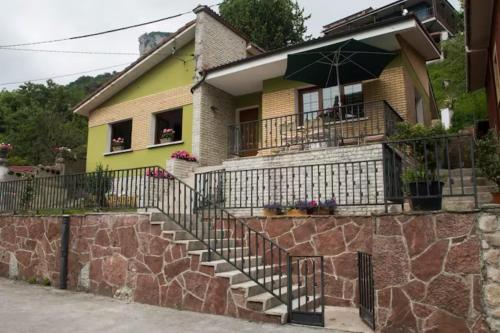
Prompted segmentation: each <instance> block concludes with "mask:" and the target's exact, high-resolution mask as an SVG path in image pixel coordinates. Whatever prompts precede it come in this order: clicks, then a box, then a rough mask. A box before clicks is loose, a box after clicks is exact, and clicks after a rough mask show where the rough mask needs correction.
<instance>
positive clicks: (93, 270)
mask: <svg viewBox="0 0 500 333" xmlns="http://www.w3.org/2000/svg"><path fill="white" fill-rule="evenodd" d="M89 278H90V280H92V281H95V282H96V283H99V282H100V281H102V259H95V260H92V261H91V262H90V268H89Z"/></svg>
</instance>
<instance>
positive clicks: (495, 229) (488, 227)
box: [477, 206, 500, 332]
mask: <svg viewBox="0 0 500 333" xmlns="http://www.w3.org/2000/svg"><path fill="white" fill-rule="evenodd" d="M477 227H478V232H479V235H480V238H481V245H482V246H481V248H482V251H481V273H482V275H483V281H485V282H484V283H483V300H484V305H485V310H486V314H487V321H488V324H489V325H490V327H491V329H492V331H494V332H500V207H498V206H497V207H496V208H495V207H491V208H486V209H484V210H483V213H482V214H481V215H480V216H479V219H478V224H477Z"/></svg>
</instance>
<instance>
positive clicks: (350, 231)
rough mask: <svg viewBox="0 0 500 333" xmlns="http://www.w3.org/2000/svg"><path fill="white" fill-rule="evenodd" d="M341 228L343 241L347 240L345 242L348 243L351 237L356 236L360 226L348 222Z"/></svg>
mask: <svg viewBox="0 0 500 333" xmlns="http://www.w3.org/2000/svg"><path fill="white" fill-rule="evenodd" d="M343 229H344V237H345V241H346V242H347V244H349V243H351V241H352V240H353V239H355V238H356V235H357V234H358V233H359V230H360V229H361V228H360V227H359V226H357V225H356V224H354V223H348V224H345V225H344V226H343Z"/></svg>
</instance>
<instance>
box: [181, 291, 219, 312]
mask: <svg viewBox="0 0 500 333" xmlns="http://www.w3.org/2000/svg"><path fill="white" fill-rule="evenodd" d="M202 307H203V301H201V300H200V299H198V298H196V297H194V296H193V295H191V294H189V293H187V294H186V296H184V303H183V305H182V308H183V310H187V311H195V312H201V309H202ZM222 314H223V313H222Z"/></svg>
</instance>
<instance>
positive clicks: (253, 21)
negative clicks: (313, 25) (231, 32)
mask: <svg viewBox="0 0 500 333" xmlns="http://www.w3.org/2000/svg"><path fill="white" fill-rule="evenodd" d="M219 10H220V14H221V16H222V17H223V18H224V19H225V20H227V21H228V22H229V23H230V24H232V25H234V26H235V27H236V28H238V29H239V30H240V31H241V32H243V33H244V34H245V35H247V36H248V37H249V38H250V40H251V41H252V42H254V43H256V44H257V45H259V46H261V47H263V48H264V49H266V50H273V49H277V48H280V47H285V46H288V45H291V44H296V43H299V42H302V41H304V39H309V38H310V36H304V35H305V33H306V31H307V27H306V26H305V22H306V21H307V20H308V19H309V18H310V17H311V15H304V9H303V8H300V6H299V4H298V3H297V2H296V1H295V2H294V1H292V0H224V1H223V2H222V3H221V5H220V6H219Z"/></svg>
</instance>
